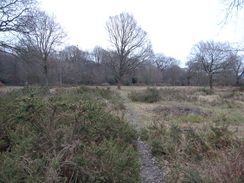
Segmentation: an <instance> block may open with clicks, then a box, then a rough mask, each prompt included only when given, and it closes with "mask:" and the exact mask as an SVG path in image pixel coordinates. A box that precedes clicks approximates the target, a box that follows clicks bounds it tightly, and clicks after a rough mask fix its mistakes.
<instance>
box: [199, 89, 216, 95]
mask: <svg viewBox="0 0 244 183" xmlns="http://www.w3.org/2000/svg"><path fill="white" fill-rule="evenodd" d="M198 92H202V93H204V94H205V95H213V94H214V91H213V90H212V89H207V88H200V89H198Z"/></svg>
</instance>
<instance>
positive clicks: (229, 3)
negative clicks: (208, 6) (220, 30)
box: [221, 0, 244, 23]
mask: <svg viewBox="0 0 244 183" xmlns="http://www.w3.org/2000/svg"><path fill="white" fill-rule="evenodd" d="M221 1H222V3H223V4H224V5H225V7H226V13H225V19H224V23H226V22H227V20H228V19H229V18H230V16H231V15H233V14H235V15H236V17H238V13H239V10H240V9H242V8H243V7H244V0H221Z"/></svg>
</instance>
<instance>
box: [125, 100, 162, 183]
mask: <svg viewBox="0 0 244 183" xmlns="http://www.w3.org/2000/svg"><path fill="white" fill-rule="evenodd" d="M126 109H127V110H126V111H127V112H126V118H127V120H128V121H129V122H130V123H131V125H132V126H133V127H134V128H135V129H136V130H137V131H140V124H139V121H138V117H137V113H136V111H135V110H134V109H133V107H132V106H131V105H130V103H129V101H128V100H126ZM137 148H138V152H139V155H140V161H141V172H140V178H141V183H163V182H164V181H163V172H162V171H161V170H160V168H159V166H158V165H157V164H158V162H157V160H156V159H155V158H154V157H153V156H152V153H151V146H150V145H149V144H147V143H145V142H144V141H142V140H141V139H140V137H139V138H138V139H137Z"/></svg>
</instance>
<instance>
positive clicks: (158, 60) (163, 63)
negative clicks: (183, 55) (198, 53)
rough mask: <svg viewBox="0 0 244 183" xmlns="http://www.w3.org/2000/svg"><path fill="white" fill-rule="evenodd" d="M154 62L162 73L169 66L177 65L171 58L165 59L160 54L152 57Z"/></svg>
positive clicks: (176, 61) (165, 57)
mask: <svg viewBox="0 0 244 183" xmlns="http://www.w3.org/2000/svg"><path fill="white" fill-rule="evenodd" d="M154 57H155V58H154V62H155V64H156V65H157V68H159V69H160V70H161V71H162V72H163V71H164V70H165V69H167V68H168V67H170V66H173V65H178V64H179V61H178V60H176V59H175V58H173V57H167V56H165V55H163V54H161V53H157V54H155V56H154Z"/></svg>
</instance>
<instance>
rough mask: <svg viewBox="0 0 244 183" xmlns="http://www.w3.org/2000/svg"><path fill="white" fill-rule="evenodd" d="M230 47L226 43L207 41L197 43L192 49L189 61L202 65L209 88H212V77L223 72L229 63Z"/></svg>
mask: <svg viewBox="0 0 244 183" xmlns="http://www.w3.org/2000/svg"><path fill="white" fill-rule="evenodd" d="M229 55H230V47H229V45H228V44H226V43H220V42H214V41H207V42H203V41H201V42H199V43H198V44H196V45H195V46H194V47H193V49H192V56H193V58H192V59H191V60H194V62H197V63H199V64H201V65H202V67H203V69H204V71H205V72H206V74H207V75H208V78H209V87H210V89H212V88H213V76H214V75H215V74H218V73H220V72H222V71H224V70H225V69H226V68H227V66H228V65H229V62H228V61H227V58H228V57H229Z"/></svg>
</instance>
